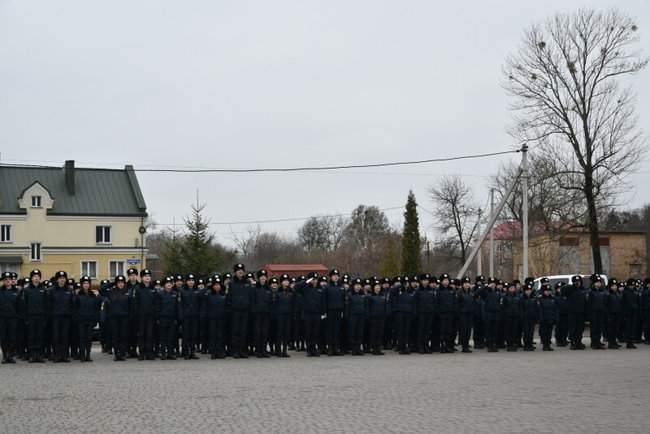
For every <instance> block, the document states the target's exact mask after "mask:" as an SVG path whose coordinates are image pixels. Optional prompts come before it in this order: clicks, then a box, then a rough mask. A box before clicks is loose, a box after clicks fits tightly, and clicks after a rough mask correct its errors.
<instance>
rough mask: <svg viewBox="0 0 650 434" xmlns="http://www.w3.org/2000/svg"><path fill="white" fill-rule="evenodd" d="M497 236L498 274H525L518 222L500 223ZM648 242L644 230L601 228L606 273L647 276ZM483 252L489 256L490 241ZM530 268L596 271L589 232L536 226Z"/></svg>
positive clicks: (547, 272) (539, 271)
mask: <svg viewBox="0 0 650 434" xmlns="http://www.w3.org/2000/svg"><path fill="white" fill-rule="evenodd" d="M494 240H495V241H494V244H495V254H494V258H495V260H494V262H495V274H496V275H497V276H500V277H502V278H504V279H511V278H521V277H523V276H522V269H523V261H522V249H521V247H522V240H521V227H520V225H519V222H515V221H508V222H504V223H502V224H500V225H497V226H496V227H495V228H494ZM646 242H647V240H646V234H645V233H643V232H601V233H600V241H599V245H600V254H601V259H602V263H603V273H605V274H607V275H608V276H615V277H617V278H619V279H622V278H627V277H630V276H633V277H642V276H645V274H646V272H647V270H646V263H647V261H646ZM482 253H483V258H484V261H485V260H486V258H488V257H489V256H488V255H489V242H485V243H484V245H483V246H482ZM484 263H485V262H484ZM528 269H529V274H530V275H534V276H543V275H553V274H574V273H580V274H591V273H593V270H594V266H593V258H592V251H591V241H590V236H589V232H587V231H585V230H583V229H576V228H573V229H569V228H561V229H560V228H557V229H556V230H554V231H553V233H550V232H548V231H544V230H542V228H533V230H531V235H530V237H529V248H528Z"/></svg>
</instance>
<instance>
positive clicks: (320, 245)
mask: <svg viewBox="0 0 650 434" xmlns="http://www.w3.org/2000/svg"><path fill="white" fill-rule="evenodd" d="M347 224H348V221H347V219H344V218H343V217H341V216H323V217H311V218H310V219H308V220H307V221H306V222H305V223H304V224H303V225H302V226H301V228H300V229H299V230H298V240H299V241H300V243H301V244H302V245H303V247H304V248H305V250H307V251H308V252H311V251H314V250H320V251H323V252H335V251H336V250H337V249H338V248H339V246H340V245H341V241H342V239H343V232H344V230H345V227H346V226H347Z"/></svg>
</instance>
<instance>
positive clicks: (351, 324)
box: [348, 315, 365, 351]
mask: <svg viewBox="0 0 650 434" xmlns="http://www.w3.org/2000/svg"><path fill="white" fill-rule="evenodd" d="M364 320H365V318H364V316H363V315H350V316H348V342H349V343H350V350H352V351H359V350H360V349H361V340H362V339H363V324H364Z"/></svg>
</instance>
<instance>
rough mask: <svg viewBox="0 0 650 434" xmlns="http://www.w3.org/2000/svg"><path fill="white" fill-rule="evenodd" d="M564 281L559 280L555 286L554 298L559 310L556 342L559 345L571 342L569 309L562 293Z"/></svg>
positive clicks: (563, 345)
mask: <svg viewBox="0 0 650 434" xmlns="http://www.w3.org/2000/svg"><path fill="white" fill-rule="evenodd" d="M563 286H564V283H563V282H557V283H556V284H555V287H554V288H553V290H554V293H553V298H554V299H555V304H556V306H557V311H558V320H557V324H556V325H555V344H556V345H557V346H558V347H566V346H567V345H568V344H569V342H568V341H567V337H568V336H569V313H568V311H567V304H566V297H565V296H564V294H563V293H562V287H563Z"/></svg>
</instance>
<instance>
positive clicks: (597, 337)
mask: <svg viewBox="0 0 650 434" xmlns="http://www.w3.org/2000/svg"><path fill="white" fill-rule="evenodd" d="M605 298H607V293H606V292H605V290H604V288H603V279H602V277H601V276H600V275H599V274H592V276H591V288H590V289H589V292H588V297H587V311H588V312H589V334H590V337H591V348H592V349H593V350H604V349H605V346H604V345H603V343H602V337H603V330H604V328H605V317H606V312H605Z"/></svg>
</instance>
